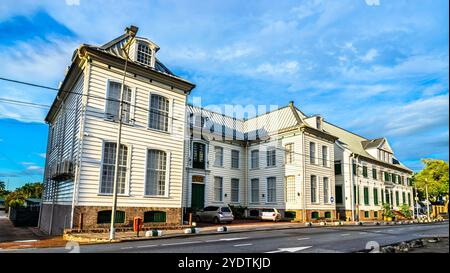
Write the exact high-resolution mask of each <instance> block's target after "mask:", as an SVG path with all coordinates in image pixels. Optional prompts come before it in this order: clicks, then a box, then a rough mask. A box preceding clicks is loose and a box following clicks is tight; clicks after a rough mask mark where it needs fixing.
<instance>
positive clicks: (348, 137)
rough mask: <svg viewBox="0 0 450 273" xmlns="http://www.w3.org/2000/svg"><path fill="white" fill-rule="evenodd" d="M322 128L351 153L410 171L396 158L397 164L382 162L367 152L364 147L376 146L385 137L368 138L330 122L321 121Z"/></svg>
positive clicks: (383, 140)
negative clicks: (336, 138)
mask: <svg viewBox="0 0 450 273" xmlns="http://www.w3.org/2000/svg"><path fill="white" fill-rule="evenodd" d="M323 129H324V131H326V132H328V133H330V134H332V135H334V136H336V137H338V138H339V139H338V140H337V141H338V143H339V145H341V146H342V147H344V148H347V149H349V150H350V151H351V152H352V153H354V154H357V155H360V156H363V157H365V158H368V159H372V160H375V161H377V162H380V163H383V164H387V165H390V166H392V167H394V168H395V167H396V168H401V169H404V170H405V171H408V172H412V170H410V169H409V168H407V167H406V166H405V165H403V164H402V163H401V162H400V161H399V160H398V159H397V161H398V162H399V164H390V163H387V162H383V161H380V160H378V158H375V157H373V156H372V155H371V154H369V153H368V152H367V151H366V149H368V147H371V148H372V147H378V146H379V145H381V144H383V143H384V142H385V141H386V139H385V138H377V139H373V140H369V139H367V138H365V137H363V136H360V135H357V134H355V133H352V132H350V131H347V130H345V129H342V128H340V127H339V126H336V125H334V124H332V123H329V122H326V121H324V122H323Z"/></svg>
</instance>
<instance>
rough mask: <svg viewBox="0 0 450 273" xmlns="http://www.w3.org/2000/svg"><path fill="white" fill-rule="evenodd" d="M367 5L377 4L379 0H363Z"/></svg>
mask: <svg viewBox="0 0 450 273" xmlns="http://www.w3.org/2000/svg"><path fill="white" fill-rule="evenodd" d="M365 1H366V4H367V5H368V6H379V5H380V0H365Z"/></svg>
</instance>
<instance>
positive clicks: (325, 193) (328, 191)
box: [322, 177, 331, 204]
mask: <svg viewBox="0 0 450 273" xmlns="http://www.w3.org/2000/svg"><path fill="white" fill-rule="evenodd" d="M325 180H326V181H327V183H326V184H327V187H328V188H325ZM330 184H331V183H330V178H329V177H322V186H323V203H324V204H330V203H331V202H330V196H331V186H330ZM325 196H326V197H327V198H325Z"/></svg>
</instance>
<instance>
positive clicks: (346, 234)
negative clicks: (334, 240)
mask: <svg viewBox="0 0 450 273" xmlns="http://www.w3.org/2000/svg"><path fill="white" fill-rule="evenodd" d="M341 236H350V233H344V234H341Z"/></svg>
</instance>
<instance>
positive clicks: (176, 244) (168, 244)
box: [162, 241, 203, 246]
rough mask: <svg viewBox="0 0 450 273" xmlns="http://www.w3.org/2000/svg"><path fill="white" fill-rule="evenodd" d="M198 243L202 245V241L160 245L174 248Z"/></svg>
mask: <svg viewBox="0 0 450 273" xmlns="http://www.w3.org/2000/svg"><path fill="white" fill-rule="evenodd" d="M198 243H203V242H202V241H193V242H180V243H170V244H162V246H176V245H188V244H198Z"/></svg>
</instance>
